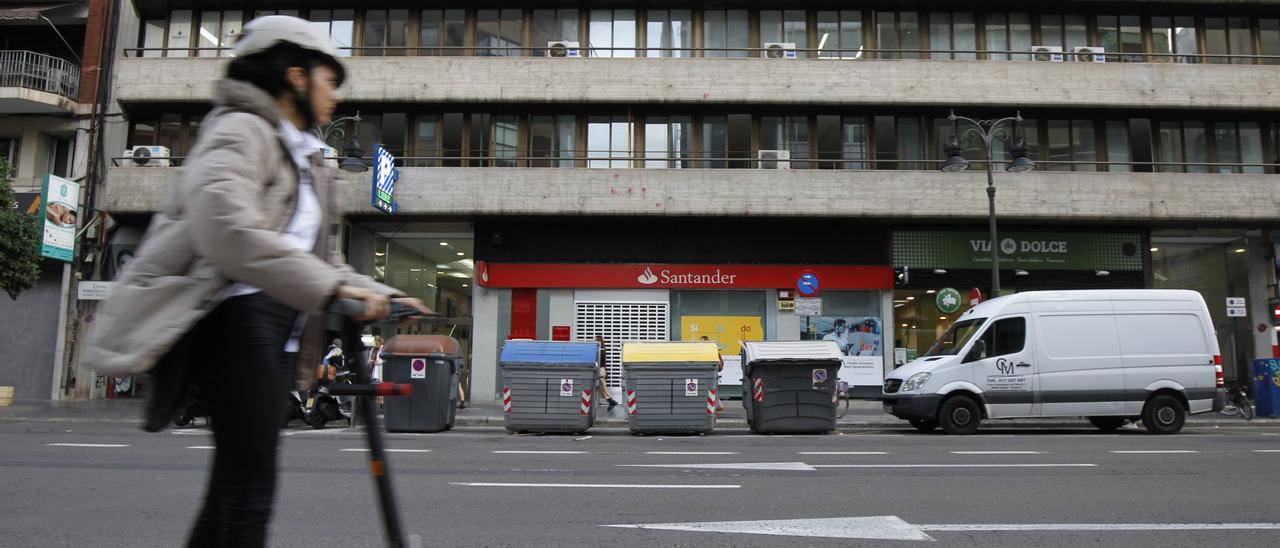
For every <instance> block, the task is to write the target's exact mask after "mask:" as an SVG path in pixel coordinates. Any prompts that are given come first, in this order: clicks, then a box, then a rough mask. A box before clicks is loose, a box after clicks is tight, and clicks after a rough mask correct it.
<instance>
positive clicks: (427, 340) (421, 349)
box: [382, 335, 462, 357]
mask: <svg viewBox="0 0 1280 548" xmlns="http://www.w3.org/2000/svg"><path fill="white" fill-rule="evenodd" d="M461 346H462V345H461V344H459V343H458V339H455V338H453V337H449V336H445V335H396V336H394V337H391V340H389V341H387V344H386V346H383V347H382V355H383V356H387V357H391V356H426V355H430V354H445V355H448V356H460V354H459V353H458V349H459V348H461Z"/></svg>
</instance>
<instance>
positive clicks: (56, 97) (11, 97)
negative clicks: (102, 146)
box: [0, 50, 80, 114]
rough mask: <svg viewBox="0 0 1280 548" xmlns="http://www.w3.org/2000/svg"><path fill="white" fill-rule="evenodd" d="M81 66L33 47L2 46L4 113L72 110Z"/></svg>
mask: <svg viewBox="0 0 1280 548" xmlns="http://www.w3.org/2000/svg"><path fill="white" fill-rule="evenodd" d="M79 91H80V67H78V66H76V65H74V64H72V63H71V62H69V61H66V60H64V59H59V58H57V57H53V56H51V55H44V54H41V53H35V52H32V51H22V50H0V114H69V113H72V112H75V110H76V106H77V103H76V101H75V97H77V94H78V93H79Z"/></svg>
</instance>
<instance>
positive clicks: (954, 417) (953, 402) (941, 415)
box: [938, 396, 982, 436]
mask: <svg viewBox="0 0 1280 548" xmlns="http://www.w3.org/2000/svg"><path fill="white" fill-rule="evenodd" d="M981 420H982V411H981V410H979V409H978V404H977V403H975V402H974V401H973V400H972V399H970V398H966V397H964V396H956V397H954V398H950V399H948V400H947V401H944V402H942V409H941V410H939V411H938V424H940V425H942V430H943V431H945V432H946V433H948V434H955V435H966V436H967V435H969V434H972V433H974V432H977V431H978V422H980V421H981Z"/></svg>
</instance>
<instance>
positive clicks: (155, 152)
mask: <svg viewBox="0 0 1280 548" xmlns="http://www.w3.org/2000/svg"><path fill="white" fill-rule="evenodd" d="M124 156H125V157H126V158H129V160H130V164H129V165H133V166H138V167H169V166H171V165H173V164H172V163H171V162H170V161H169V147H162V146H145V145H144V146H136V147H133V148H131V149H129V150H126V151H124Z"/></svg>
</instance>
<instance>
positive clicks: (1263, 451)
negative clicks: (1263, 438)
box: [1253, 449, 1280, 453]
mask: <svg viewBox="0 0 1280 548" xmlns="http://www.w3.org/2000/svg"><path fill="white" fill-rule="evenodd" d="M1253 452H1254V453H1280V449H1254V450H1253Z"/></svg>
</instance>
